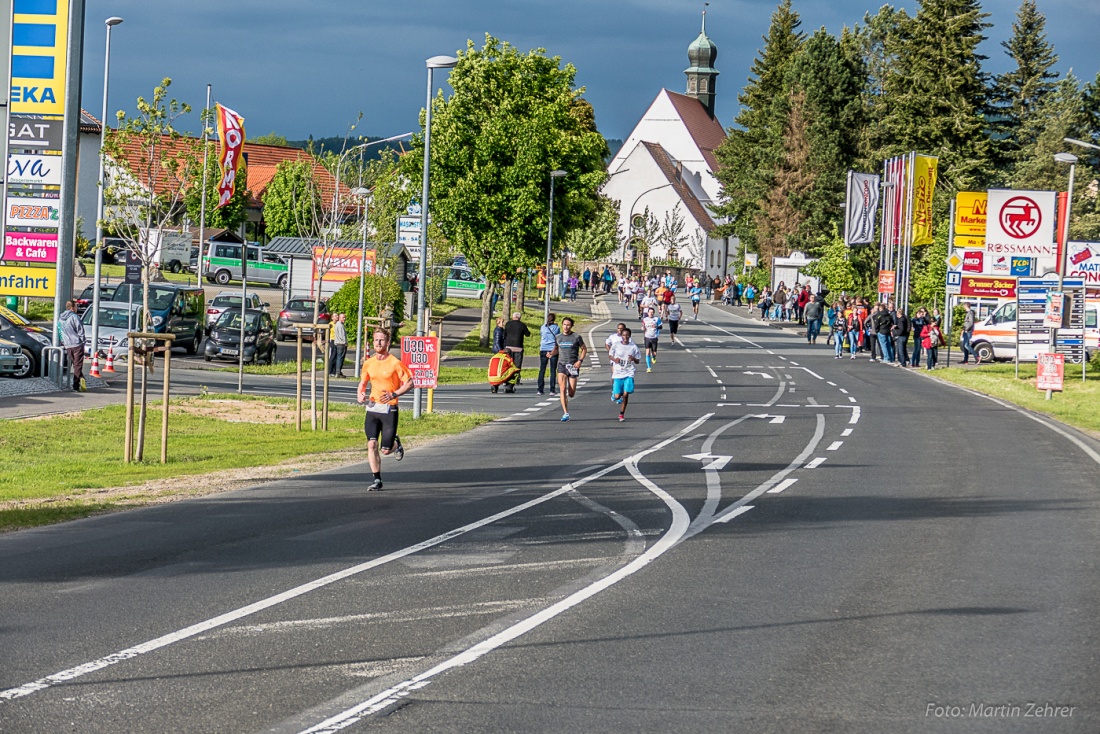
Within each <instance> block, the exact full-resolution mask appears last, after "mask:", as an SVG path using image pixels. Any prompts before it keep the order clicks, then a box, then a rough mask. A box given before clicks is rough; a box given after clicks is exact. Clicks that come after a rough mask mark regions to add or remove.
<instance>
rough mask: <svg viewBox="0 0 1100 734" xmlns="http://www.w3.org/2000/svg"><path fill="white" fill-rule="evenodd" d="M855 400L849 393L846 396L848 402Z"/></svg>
mask: <svg viewBox="0 0 1100 734" xmlns="http://www.w3.org/2000/svg"><path fill="white" fill-rule="evenodd" d="M855 401H856V399H855V398H853V397H852V396H851V395H849V396H848V402H850V403H854V402H855Z"/></svg>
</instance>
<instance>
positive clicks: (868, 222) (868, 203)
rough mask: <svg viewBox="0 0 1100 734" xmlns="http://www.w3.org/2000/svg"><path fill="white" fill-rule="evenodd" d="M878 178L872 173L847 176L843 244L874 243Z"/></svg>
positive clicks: (852, 173)
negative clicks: (846, 202) (845, 234)
mask: <svg viewBox="0 0 1100 734" xmlns="http://www.w3.org/2000/svg"><path fill="white" fill-rule="evenodd" d="M879 181H880V178H879V176H878V175H876V174H873V173H856V172H854V171H852V172H849V174H848V205H847V207H846V211H845V213H844V216H845V222H844V231H845V232H846V233H847V239H846V241H845V244H847V245H857V244H867V243H870V242H874V241H875V240H874V236H875V215H876V213H877V212H878V189H879Z"/></svg>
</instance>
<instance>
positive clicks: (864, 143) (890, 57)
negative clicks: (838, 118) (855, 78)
mask: <svg viewBox="0 0 1100 734" xmlns="http://www.w3.org/2000/svg"><path fill="white" fill-rule="evenodd" d="M911 22H912V18H910V17H909V16H908V14H906V12H905V10H895V9H894V8H893V7H891V6H889V5H883V6H882V8H880V9H879V11H878V12H877V13H875V14H874V15H871V14H870V13H866V14H864V16H863V25H862V26H857V27H856V28H855V30H853V31H851V32H848V31H847V29H845V33H844V34H843V35H842V37H841V45H842V48H843V49H844V51H845V53H846V54H847V55H848V56H850V57H856V58H858V59H859V62H860V65H861V66H862V68H863V70H864V74H865V75H864V78H863V82H864V83H863V116H864V119H865V120H866V121H867V124H866V125H865V126H864V127H863V130H862V133H863V134H862V137H861V140H860V158H861V160H860V161H859V163H858V164H857V167H858V168H859V169H860V170H864V171H871V170H875V169H877V168H878V167H879V165H880V164H881V163H882V158H883V156H882V155H881V154H880V152H879V149H880V148H882V147H883V146H885V145H886V144H887V140H886V138H885V136H884V135H883V134H882V125H881V122H882V118H883V117H885V116H886V79H887V78H889V77H891V76H893V75H895V74H898V73H901V72H900V71H899V70H898V66H897V65H898V58H897V55H898V49H899V48H900V47H901V39H902V38H903V37H904V34H905V33H906V28H907V26H908V24H909V23H911Z"/></svg>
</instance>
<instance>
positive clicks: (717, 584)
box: [0, 305, 1100, 733]
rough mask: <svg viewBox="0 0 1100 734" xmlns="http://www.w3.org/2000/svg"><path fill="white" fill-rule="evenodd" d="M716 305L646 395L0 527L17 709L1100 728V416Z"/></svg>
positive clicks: (193, 720) (20, 720) (162, 721)
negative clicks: (968, 386) (1053, 407)
mask: <svg viewBox="0 0 1100 734" xmlns="http://www.w3.org/2000/svg"><path fill="white" fill-rule="evenodd" d="M620 314H622V315H625V314H627V312H626V311H625V310H619V309H618V307H617V306H615V305H613V306H612V317H613V318H614V319H616V320H617V319H618V318H620V317H621V316H620ZM703 317H704V319H706V320H705V321H701V322H687V323H685V325H684V326H683V327H682V328H681V339H682V343H683V346H682V347H673V346H671V345H668V344H665V345H664V346H662V349H661V352H660V355H659V359H658V363H657V365H656V366H655V369H654V371H653V373H651V374H646V373H644V371H643V372H642V373H641V374H639V376H638V392H637V394H636V395H635V397H634V400H633V402H632V403H631V405H630V407H629V410H628V411H627V420H626V421H625V422H624V423H619V422H618V421H617V420H615V415H616V413H617V407H616V406H615V405H613V404H612V403H611V401H610V399H609V390H608V387H609V380H608V373H607V367H606V361H605V362H604V365H603V366H601V367H598V368H591V369H588V370H586V372H585V373H582V374H583V375H586V376H587V381H586V384H585V385H584V386H583V388H582V390H581V391H580V393H579V394H578V396H577V399H576V400H575V401H574V403H573V405H572V406H571V410H570V412H571V414H572V416H573V419H572V420H570V421H569V422H568V423H562V422H560V421H559V416H560V409H559V408H558V407H557V405H556V403H554V402H553V401H550V400H543V401H541V402H540V401H539V399H538V398H537V397H535V396H534V395H533V394H532V392H531V390H532V389H533V388H526V389H523V388H521V392H520V393H519V394H517V395H514V396H503V395H496V396H490V395H488V393H487V392H486V391H484V389H481V388H478V389H476V390H475V388H472V387H471V388H469V389H468V390H469V401H477V406H478V407H480V406H481V405H488V406H491V407H492V409H494V410H497V411H502V412H503V413H504V414H505V417H504V418H502V419H501V420H499V421H496V422H494V423H492V424H489V425H487V426H483V427H481V428H479V429H477V430H475V431H472V432H470V433H468V434H465V435H463V436H460V437H456V438H454V439H449V440H446V441H440V442H437V443H434V444H432V445H429V446H425V447H421V448H419V449H418V450H416V451H410V452H409V454H408V456H407V457H406V458H405V460H404V461H403V462H401V463H395V462H393V461H392V460H386V464H385V466H384V469H385V471H384V479H385V482H386V488H385V491H383V492H381V493H367V492H365V491H364V488H365V486H366V484H367V482H368V481H369V479H370V474H369V473H368V472H367V471H366V468H365V467H363V466H357V467H350V468H344V469H340V470H335V471H331V472H328V473H325V474H320V475H316V476H307V477H299V478H294V479H289V480H285V481H280V482H275V483H272V484H269V485H265V486H263V487H259V488H255V489H252V490H247V491H238V492H228V493H224V494H219V495H212V496H207V497H203V498H200V499H195V500H190V501H184V502H179V503H175V504H171V505H165V506H160V507H152V508H148V509H144V510H140V511H135V512H130V513H125V514H116V515H110V516H104V517H97V518H90V519H87V520H82V521H78V522H74V523H69V524H66V525H62V526H54V527H50V528H44V529H39V530H32V531H24V532H20V533H12V534H8V535H5V536H0V558H3V559H4V563H2V564H0V731H3V732H54V731H62V730H64V731H77V732H150V731H180V732H305V731H311V732H319V731H336V730H338V729H341V728H343V729H344V730H349V731H376V730H377V731H400V732H410V731H415V732H424V731H431V732H437V731H438V732H452V731H453V732H470V731H478V732H497V731H499V732H506V731H507V732H512V731H524V732H528V731H546V732H560V731H593V732H595V731H608V732H619V731H630V732H636V731H647V732H650V731H652V732H670V731H676V732H680V731H684V732H687V731H690V732H709V731H713V732H728V731H750V732H783V733H787V732H828V731H834V732H909V731H915V732H924V731H930V732H940V731H943V732H986V731H988V732H1006V731H1043V732H1048V731H1050V732H1063V731H1066V732H1086V731H1087V732H1094V731H1096V730H1097V729H1098V728H1100V655H1098V637H1097V632H1096V630H1097V629H1100V581H1098V576H1097V573H1096V548H1097V542H1098V540H1100V502H1098V498H1097V494H1098V483H1097V481H1096V476H1097V470H1098V468H1100V452H1098V451H1097V445H1096V442H1094V441H1091V440H1090V439H1088V438H1085V437H1083V436H1080V435H1078V434H1076V433H1075V432H1073V431H1070V430H1068V429H1065V428H1063V427H1060V426H1057V425H1054V424H1050V423H1046V422H1045V421H1042V420H1040V419H1037V418H1035V417H1033V416H1030V415H1028V414H1024V413H1022V412H1019V411H1016V410H1014V409H1012V408H1009V407H1007V406H1003V405H1000V404H998V403H995V402H993V401H990V400H988V399H985V398H982V397H979V396H975V395H972V394H970V393H967V392H965V391H961V390H958V389H955V388H952V387H949V386H945V385H942V384H939V383H937V382H934V381H932V380H929V379H926V377H924V376H922V375H920V374H915V373H911V372H908V371H906V370H903V369H899V368H893V367H889V366H885V365H880V364H872V363H870V362H868V361H867V360H866V359H860V360H855V361H850V360H848V359H844V360H834V359H832V350H831V349H830V348H827V347H824V346H823V345H817V346H815V347H810V346H809V345H807V344H806V343H805V341H804V340H800V339H798V338H797V337H795V336H792V335H790V334H787V333H781V332H778V331H776V330H773V329H770V328H768V327H765V326H762V325H759V324H757V323H751V322H748V321H745V320H742V319H739V318H737V317H736V316H731V315H729V314H728V312H725V311H722V310H719V309H717V308H714V307H710V306H705V307H704V309H703ZM605 333H606V327H600V328H597V329H596V333H595V335H594V336H595V337H596V340H597V341H598V342H599V343H602V340H603V335H604V334H605ZM665 341H666V342H667V339H666V340H665ZM217 374H223V375H224V373H209V374H208V375H203V376H202V377H203V379H210V376H211V375H217ZM225 376H226V377H228V378H232V379H234V380H235V376H234V375H225ZM341 389H342V386H341ZM471 404H472V403H471Z"/></svg>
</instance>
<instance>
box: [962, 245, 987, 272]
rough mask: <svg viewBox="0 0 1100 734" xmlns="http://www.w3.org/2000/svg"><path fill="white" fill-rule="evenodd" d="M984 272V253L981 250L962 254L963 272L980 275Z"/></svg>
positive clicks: (967, 251)
mask: <svg viewBox="0 0 1100 734" xmlns="http://www.w3.org/2000/svg"><path fill="white" fill-rule="evenodd" d="M984 271H985V253H984V252H982V251H981V250H966V251H964V252H963V272H964V273H981V272H984Z"/></svg>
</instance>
